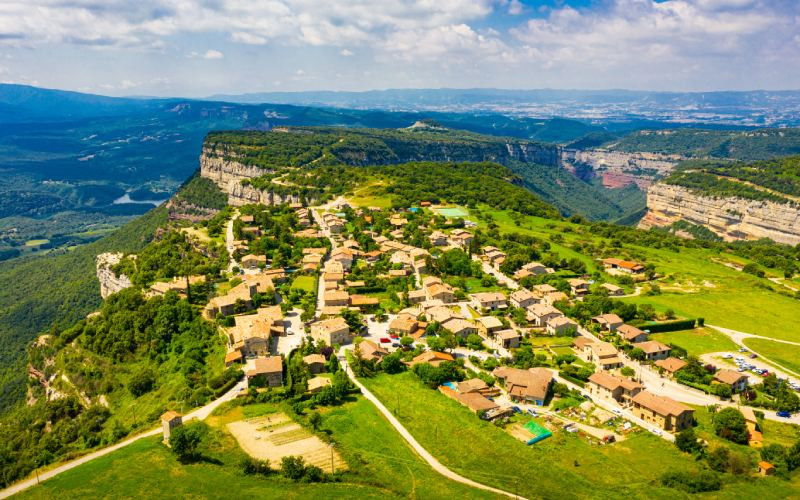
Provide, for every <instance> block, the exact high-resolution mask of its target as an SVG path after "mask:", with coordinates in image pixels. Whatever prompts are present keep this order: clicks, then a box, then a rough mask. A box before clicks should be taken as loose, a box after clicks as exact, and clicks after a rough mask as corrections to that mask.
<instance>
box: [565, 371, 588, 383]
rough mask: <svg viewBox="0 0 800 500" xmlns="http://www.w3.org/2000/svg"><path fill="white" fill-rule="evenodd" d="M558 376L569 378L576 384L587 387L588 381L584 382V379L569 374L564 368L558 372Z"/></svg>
mask: <svg viewBox="0 0 800 500" xmlns="http://www.w3.org/2000/svg"><path fill="white" fill-rule="evenodd" d="M558 376H559V377H561V378H563V379H566V380H569V381H570V382H572V383H573V384H575V385H577V386H579V387H586V382H584V381H583V380H581V379H579V378H575V377H573V376H572V375H568V374H567V373H566V372H565V371H564V370H561V371H559V372H558Z"/></svg>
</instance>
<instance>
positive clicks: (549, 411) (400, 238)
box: [148, 198, 794, 447]
mask: <svg viewBox="0 0 800 500" xmlns="http://www.w3.org/2000/svg"><path fill="white" fill-rule="evenodd" d="M440 209H441V210H442V212H443V213H448V212H447V211H448V210H451V211H453V210H455V211H456V212H457V210H458V209H452V208H449V209H448V208H444V209H442V208H441V207H437V206H433V205H432V204H431V203H427V202H423V203H420V206H418V207H412V208H411V209H410V210H408V209H407V210H387V209H382V208H378V207H361V208H359V207H352V206H350V204H348V202H347V201H346V200H344V199H342V198H340V199H337V200H335V201H334V202H331V203H328V204H327V205H324V206H321V207H310V208H309V207H304V206H302V205H300V204H293V205H290V206H288V210H289V211H290V213H291V218H292V220H293V221H294V222H293V224H294V229H293V230H294V234H293V237H294V238H295V240H294V241H295V243H296V244H299V245H300V246H301V247H302V248H299V249H298V248H294V249H293V255H295V258H294V261H293V262H292V261H287V262H283V263H282V264H283V265H282V266H277V265H275V266H274V265H273V264H275V262H271V261H270V260H268V259H267V258H266V257H265V256H264V255H263V254H261V253H259V251H258V250H257V249H258V248H259V245H261V247H262V248H263V245H264V242H263V240H264V239H268V238H267V237H266V236H263V235H262V232H263V231H264V228H263V227H261V226H259V224H258V220H259V218H260V219H261V220H262V221H263V220H265V219H264V216H263V215H262V216H259V215H258V212H259V211H261V212H262V213H266V212H267V210H263V207H261V208H259V206H249V207H240V209H239V210H237V211H236V213H235V214H234V216H233V217H232V218H231V219H230V220H229V221H228V222H227V231H226V246H227V248H228V250H229V252H230V255H231V261H230V264H229V266H228V269H229V272H230V274H231V276H233V278H232V280H231V282H230V285H231V286H228V287H226V288H225V289H224V293H219V294H217V296H215V297H213V298H211V299H210V300H209V301H208V303H207V304H206V305H205V307H204V308H203V315H204V316H205V317H206V318H207V319H208V320H211V321H216V322H217V323H218V324H220V325H221V330H222V331H223V332H224V335H225V338H226V341H227V345H228V352H227V354H226V356H225V365H226V366H237V365H241V366H242V368H243V370H244V373H245V377H246V381H247V385H248V386H249V387H251V388H256V389H255V390H257V391H268V390H270V388H278V387H282V386H283V385H284V384H285V383H286V377H287V370H288V366H287V363H288V360H289V358H290V357H292V356H293V355H295V354H296V352H297V351H299V350H301V349H302V350H303V352H310V354H306V355H304V356H302V362H303V364H304V366H305V367H306V369H307V372H308V373H310V374H311V377H310V378H309V380H308V381H307V390H308V394H310V395H312V396H313V395H315V394H320V393H322V392H323V391H326V390H331V385H332V378H333V377H332V374H331V373H329V370H328V367H329V365H330V363H331V362H332V361H331V358H336V362H338V364H339V365H340V366H342V367H343V368H344V369H345V371H346V373H347V375H348V376H349V377H351V378H352V379H353V380H354V381H355V380H357V379H358V378H359V377H363V376H369V375H370V374H372V373H375V372H377V371H381V370H382V369H384V368H383V367H382V365H384V364H385V365H387V366H388V365H390V364H391V365H396V364H397V363H402V364H403V365H405V367H406V369H408V370H412V371H414V373H417V374H418V375H419V376H420V378H423V377H427V378H426V379H424V381H425V382H426V383H428V382H429V381H430V380H433V381H434V382H433V383H432V384H431V385H433V386H434V387H435V389H436V390H438V391H439V392H440V393H441V397H446V398H450V399H452V400H454V401H456V402H458V403H460V404H461V405H463V406H464V407H465V408H466V409H468V410H469V411H471V412H472V413H474V414H475V418H480V419H483V420H488V421H495V422H497V423H499V424H501V425H503V426H504V428H506V429H507V431H508V432H509V433H510V434H511V435H512V436H514V437H515V438H517V439H519V440H520V441H522V442H524V443H526V444H528V445H535V443H537V442H539V441H541V440H543V439H547V438H548V437H550V436H552V435H553V433H554V432H568V433H576V434H578V435H579V436H582V437H585V438H586V439H588V440H590V441H594V442H596V443H598V444H611V443H614V442H616V441H620V440H624V439H625V438H626V436H627V435H629V434H630V433H635V432H643V431H644V432H649V433H652V434H653V435H656V436H658V437H660V438H662V439H665V440H667V441H674V440H675V436H676V434H677V433H678V432H680V431H681V430H683V429H687V428H690V427H691V426H692V425H694V421H695V416H694V414H695V408H696V407H698V406H699V407H713V408H724V407H735V408H738V409H739V410H740V411H742V414H743V415H745V418H746V419H747V422H748V428H749V429H750V441H749V444H750V446H753V447H760V446H761V440H762V435H761V432H760V431H759V430H758V429H759V425H758V420H757V418H756V416H755V413H754V411H753V410H752V409H751V408H749V407H747V406H743V405H742V403H744V402H745V401H743V397H742V395H743V394H745V391H746V390H747V389H748V386H749V385H750V384H751V383H757V382H758V381H759V380H760V377H761V376H763V375H765V374H763V373H761V372H760V371H759V370H752V372H753V373H754V374H755V375H758V376H759V379H757V378H756V377H755V375H751V374H750V373H747V371H748V368H749V367H750V366H749V365H748V364H747V363H746V362H744V361H743V358H741V356H738V354H739V353H736V355H737V361H736V367H734V366H729V365H723V366H721V367H719V368H717V367H709V366H703V365H698V361H697V360H695V359H690V358H687V356H686V354H685V352H680V350H678V351H675V350H674V348H672V347H671V346H669V345H665V344H663V343H661V342H658V341H656V340H653V339H651V338H650V333H651V329H652V330H658V328H659V327H660V328H670V327H672V326H673V325H674V326H675V328H692V327H694V326H702V320H695V319H691V320H686V319H674V318H673V319H662V320H661V321H654V322H651V323H652V324H647V325H644V324H642V322H641V321H640V320H636V322H637V324H638V325H639V326H634V325H632V324H629V323H628V322H626V321H624V320H623V319H622V318H621V317H620V316H619V315H618V314H615V313H610V312H609V313H603V314H599V315H595V316H592V317H590V318H575V317H570V316H569V315H567V314H565V312H564V310H567V311H569V310H571V309H570V308H569V307H566V306H568V305H573V304H580V303H581V302H584V301H586V300H587V298H589V297H592V296H595V297H596V296H600V297H603V298H604V299H605V298H607V299H609V300H613V299H616V298H619V297H625V296H630V295H634V294H636V293H637V291H638V290H639V289H640V285H641V284H642V283H644V282H646V281H647V280H648V276H647V273H648V272H650V273H651V275H652V269H648V268H647V267H646V265H645V264H643V263H639V262H634V261H630V260H625V259H623V258H618V257H607V258H604V259H602V260H601V262H599V264H600V265H601V266H602V269H603V276H604V277H605V278H606V279H607V280H597V279H593V277H592V276H589V275H587V274H585V273H584V274H581V273H575V272H572V271H570V270H568V269H558V270H556V269H554V268H553V267H548V266H547V265H545V264H543V263H541V262H536V261H530V262H525V263H524V264H521V265H520V266H519V268H518V269H515V270H514V272H513V273H509V274H510V275H509V274H506V273H505V272H503V270H501V267H504V266H503V264H504V263H505V261H506V259H507V257H508V255H507V254H506V253H505V252H504V251H503V250H501V249H500V248H499V247H498V246H494V245H483V246H481V245H479V244H477V242H476V238H475V229H474V228H475V227H476V223H475V222H473V221H470V220H465V219H464V218H463V215H461V214H458V215H459V216H458V217H447V216H444V215H442V213H440V212H439V210H440ZM285 210H287V208H285V209H284V211H285ZM245 212H247V213H245ZM254 214H255V215H254ZM299 242H302V243H299ZM505 269H506V270H507V269H508V266H505ZM458 273H460V274H461V275H460V276H459V275H458ZM465 276H467V277H468V280H467V279H465ZM203 278H204V277H203V276H194V277H188V278H186V279H173V280H172V281H171V282H168V283H156V284H154V285H153V286H152V287H151V288H150V290H149V291H148V293H149V294H150V295H153V294H163V293H166V292H168V291H170V290H172V291H175V292H178V293H179V294H186V293H187V290H188V288H189V287H191V286H192V285H194V284H197V283H199V282H201V281H202V280H203ZM594 278H596V276H595V277H594ZM534 283H535V284H534ZM524 285H526V286H524ZM554 285H555V286H554ZM301 286H302V288H303V290H302V292H300V291H298V289H299V288H300V287H301ZM687 321H688V323H689V324H688V325H687ZM697 321H700V324H699V325H696V323H697ZM659 331H663V330H659ZM734 355H735V354H734V353H731V354H730V358H733V357H734ZM726 358H727V356H726ZM418 365H427V366H429V367H430V368H426V369H424V370H423V369H421V368H418ZM737 367H738V369H737ZM698 370H700V371H701V372H702V375H703V376H705V377H706V382H708V385H707V388H706V390H699V389H698V387H700V388H701V389H702V387H701V386H699V385H697V384H695V385H691V384H692V381H693V380H695V379H692V378H691V377H689V375H688V374H690V373H695V372H697V371H698ZM385 371H386V372H387V373H392V371H390V369H389V368H386V369H385ZM448 376H450V377H451V378H449V379H442V377H445V378H447V377H448ZM687 380H689V382H687ZM791 383H792V384H793V387H794V382H791ZM364 390H365V389H364V388H362V391H364ZM760 413H762V414H763V417H762V418H769V419H773V420H786V415H780V414H779V413H776V412H769V411H765V412H760ZM164 422H165V436H167V435H168V429H169V428H171V426H172V425H174V424H175V422H177V423H178V424H179V423H180V415H178V414H175V413H174V412H170V413H169V414H166V415H165V416H164ZM170 422H171V423H170Z"/></svg>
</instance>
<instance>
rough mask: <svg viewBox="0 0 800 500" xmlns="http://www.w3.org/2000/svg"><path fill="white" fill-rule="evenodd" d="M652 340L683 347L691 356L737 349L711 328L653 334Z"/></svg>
mask: <svg viewBox="0 0 800 500" xmlns="http://www.w3.org/2000/svg"><path fill="white" fill-rule="evenodd" d="M650 338H651V339H652V340H657V341H659V342H663V343H665V344H675V345H677V346H679V347H683V348H684V349H686V351H687V352H688V353H689V355H691V356H699V355H700V354H705V353H708V352H721V351H732V352H733V351H736V350H738V349H739V346H737V345H736V344H735V343H734V342H733V341H732V340H731V339H729V338H728V337H727V336H726V335H725V334H723V333H720V332H718V331H717V330H714V329H712V328H694V329H692V330H681V331H677V332H665V333H654V334H652V335H650Z"/></svg>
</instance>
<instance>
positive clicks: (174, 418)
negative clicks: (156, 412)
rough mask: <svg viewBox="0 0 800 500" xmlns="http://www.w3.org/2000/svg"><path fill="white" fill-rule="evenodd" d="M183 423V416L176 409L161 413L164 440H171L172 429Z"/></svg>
mask: <svg viewBox="0 0 800 500" xmlns="http://www.w3.org/2000/svg"><path fill="white" fill-rule="evenodd" d="M181 425H183V417H182V416H181V414H180V413H178V412H176V411H168V412H167V413H165V414H163V415H161V427H162V428H163V429H164V441H169V436H170V434H171V433H172V429H174V428H176V427H180V426H181Z"/></svg>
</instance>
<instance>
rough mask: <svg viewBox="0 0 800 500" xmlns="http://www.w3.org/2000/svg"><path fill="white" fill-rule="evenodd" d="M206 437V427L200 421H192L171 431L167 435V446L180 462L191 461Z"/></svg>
mask: <svg viewBox="0 0 800 500" xmlns="http://www.w3.org/2000/svg"><path fill="white" fill-rule="evenodd" d="M207 435H208V425H207V424H206V423H205V422H202V421H197V420H196V421H194V422H190V423H188V424H185V425H181V426H179V427H176V428H174V429H173V430H172V432H171V433H170V435H169V445H170V446H171V447H172V451H173V453H175V454H176V455H178V457H179V458H180V459H181V460H189V459H193V458H195V457H196V456H197V454H198V448H199V447H200V444H201V443H202V442H203V439H205V437H206V436H207Z"/></svg>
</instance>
